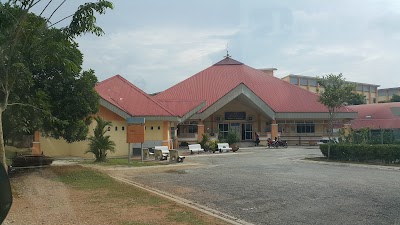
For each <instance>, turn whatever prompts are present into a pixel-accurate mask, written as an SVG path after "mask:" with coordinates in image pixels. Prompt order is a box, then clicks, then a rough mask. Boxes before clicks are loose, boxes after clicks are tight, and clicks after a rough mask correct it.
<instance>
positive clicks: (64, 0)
mask: <svg viewBox="0 0 400 225" xmlns="http://www.w3.org/2000/svg"><path fill="white" fill-rule="evenodd" d="M66 1H67V0H63V1H62V2H61V3H60V5H58V6H57V8H56V9H55V10H54V11H53V12H52V13H51V15H50V16H49V18H47V20H46V22H49V21H50V19H51V17H53V15H54V13H56V12H57V10H58V9H59V8H60V7H61V6H62V5H63V4H64V3H65V2H66Z"/></svg>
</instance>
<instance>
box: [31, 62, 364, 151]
mask: <svg viewBox="0 0 400 225" xmlns="http://www.w3.org/2000/svg"><path fill="white" fill-rule="evenodd" d="M275 70H276V69H274V68H271V69H264V70H263V71H260V70H257V69H254V68H252V67H249V66H247V65H245V64H243V63H241V62H238V61H236V60H234V59H232V58H230V57H226V58H224V59H223V60H221V61H220V62H218V63H216V64H214V65H212V66H210V67H208V68H206V69H204V70H203V71H201V72H199V73H197V74H195V75H193V76H191V77H189V78H187V79H186V80H184V81H182V82H180V83H178V84H176V85H174V86H172V87H170V88H168V89H167V90H165V91H162V92H159V93H157V94H152V95H149V94H147V93H145V92H143V91H142V90H140V89H139V88H137V87H136V86H135V85H133V84H131V83H130V82H128V81H127V80H125V79H124V78H123V77H121V76H119V75H116V76H114V77H111V78H109V79H107V80H104V81H102V82H100V83H99V84H98V85H97V86H96V91H97V92H98V93H99V95H100V111H99V112H98V113H97V115H98V116H100V117H103V118H104V119H106V120H109V121H111V122H112V124H113V125H112V126H111V127H109V128H108V130H109V132H108V133H107V134H108V135H110V136H111V140H113V141H115V143H116V151H115V153H110V154H109V155H110V156H126V155H127V153H128V144H127V143H126V130H127V129H126V127H127V122H126V121H127V119H128V118H131V117H144V118H145V124H144V125H145V142H144V143H143V146H144V147H154V146H158V145H163V146H168V147H169V148H170V149H173V148H178V147H179V146H180V145H181V144H182V143H184V142H185V143H197V142H198V141H200V140H201V139H202V137H203V134H207V135H209V136H210V137H211V138H217V136H218V135H223V136H224V135H226V134H227V133H228V132H229V131H231V130H232V131H234V132H235V133H236V134H237V136H238V137H239V139H240V144H241V145H242V146H243V145H244V146H249V145H253V144H254V139H255V136H256V133H257V134H258V135H259V136H260V141H261V143H260V144H264V145H265V144H266V141H267V139H268V138H271V139H274V138H280V139H284V140H287V141H288V142H289V144H291V145H308V144H309V142H310V141H316V140H319V139H321V138H322V137H324V136H327V135H328V131H329V130H328V119H329V112H328V110H327V108H326V107H325V106H324V105H323V104H321V103H320V102H318V96H317V95H316V94H314V93H312V92H310V91H308V90H305V89H304V88H301V87H298V86H294V85H291V84H290V83H288V82H285V81H284V80H282V79H279V78H276V77H274V76H273V73H274V71H275ZM356 117H357V112H355V111H353V110H351V109H350V108H347V107H343V108H342V109H341V110H340V111H339V112H338V113H337V116H336V119H337V121H336V122H337V124H336V125H335V126H336V127H337V128H338V127H341V126H343V124H346V123H348V121H350V120H351V119H354V118H356ZM95 125H96V124H94V123H93V124H92V125H91V127H90V130H91V132H89V134H88V135H91V133H92V132H93V129H94V127H95ZM38 136H39V138H37V140H35V141H36V142H37V145H39V146H40V149H41V150H40V151H43V152H44V154H46V155H49V156H79V157H91V155H88V154H84V152H85V151H86V149H87V145H88V142H86V141H83V142H77V143H71V144H70V143H66V142H65V141H63V140H54V139H48V138H45V137H41V136H40V135H38ZM139 146H140V144H135V145H134V148H138V147H139Z"/></svg>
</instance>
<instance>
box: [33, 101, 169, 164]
mask: <svg viewBox="0 0 400 225" xmlns="http://www.w3.org/2000/svg"><path fill="white" fill-rule="evenodd" d="M97 115H99V116H100V117H102V118H103V119H105V120H108V121H111V123H112V126H111V127H110V131H108V132H107V133H106V135H110V139H111V140H112V141H114V142H115V152H114V153H112V152H110V153H108V156H126V155H127V152H128V144H127V143H126V129H127V124H126V121H125V119H124V118H122V117H120V116H118V115H117V114H115V113H113V112H111V111H110V110H108V109H106V108H104V107H102V106H101V107H100V110H99V112H98V114H97ZM96 125H97V124H96V121H95V120H93V121H92V124H91V125H90V126H89V133H88V137H89V135H93V130H94V128H95V127H96ZM145 126H146V130H145V140H146V141H155V140H159V141H162V140H163V133H162V131H163V122H162V121H148V122H146V124H145ZM151 127H153V130H151V129H150V128H151ZM158 127H160V130H158ZM115 128H117V130H115ZM122 128H124V129H122ZM88 143H89V142H88V141H80V142H74V143H67V142H66V141H65V140H64V139H60V140H56V139H54V138H45V137H43V136H40V148H41V150H42V151H43V152H44V154H45V155H48V156H53V157H68V156H72V157H84V158H93V154H91V153H87V154H85V152H86V150H87V148H88Z"/></svg>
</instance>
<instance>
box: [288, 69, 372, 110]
mask: <svg viewBox="0 0 400 225" xmlns="http://www.w3.org/2000/svg"><path fill="white" fill-rule="evenodd" d="M282 80H284V81H286V82H289V83H291V84H293V85H296V86H299V87H301V88H303V89H306V90H308V91H311V92H313V93H317V92H318V89H319V86H318V82H317V78H316V77H311V76H302V75H294V74H290V75H288V76H286V77H283V78H282ZM348 82H349V83H352V84H355V85H356V88H355V90H354V92H356V93H359V94H362V95H364V96H365V101H366V103H367V104H371V103H377V102H378V87H379V85H376V84H366V83H358V82H351V81H348Z"/></svg>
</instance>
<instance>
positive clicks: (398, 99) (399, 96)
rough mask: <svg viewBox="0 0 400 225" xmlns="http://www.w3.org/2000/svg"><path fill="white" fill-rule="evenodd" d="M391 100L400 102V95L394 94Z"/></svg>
mask: <svg viewBox="0 0 400 225" xmlns="http://www.w3.org/2000/svg"><path fill="white" fill-rule="evenodd" d="M390 102H400V95H396V94H394V95H392V98H391V99H390Z"/></svg>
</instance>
